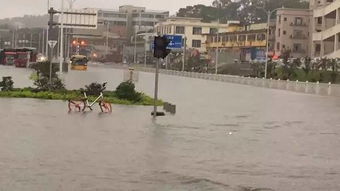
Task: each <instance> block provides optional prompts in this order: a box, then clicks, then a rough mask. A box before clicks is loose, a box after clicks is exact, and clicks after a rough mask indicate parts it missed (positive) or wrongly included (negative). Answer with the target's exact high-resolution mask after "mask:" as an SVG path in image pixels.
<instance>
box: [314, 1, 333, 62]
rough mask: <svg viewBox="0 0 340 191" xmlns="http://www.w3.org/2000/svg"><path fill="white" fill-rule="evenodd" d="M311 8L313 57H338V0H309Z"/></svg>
mask: <svg viewBox="0 0 340 191" xmlns="http://www.w3.org/2000/svg"><path fill="white" fill-rule="evenodd" d="M310 8H311V9H312V10H313V26H312V31H313V44H312V45H313V46H312V56H313V57H328V58H339V57H340V46H339V42H340V37H339V35H340V14H339V13H340V1H339V0H311V1H310Z"/></svg>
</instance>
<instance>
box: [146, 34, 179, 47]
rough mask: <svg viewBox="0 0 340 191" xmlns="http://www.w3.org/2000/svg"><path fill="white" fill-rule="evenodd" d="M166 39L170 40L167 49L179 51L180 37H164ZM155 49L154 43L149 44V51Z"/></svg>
mask: <svg viewBox="0 0 340 191" xmlns="http://www.w3.org/2000/svg"><path fill="white" fill-rule="evenodd" d="M165 36H166V38H167V39H169V40H170V43H169V45H168V47H167V48H168V49H181V48H182V46H183V42H182V36H181V35H165ZM154 47H155V45H154V43H151V49H152V50H153V49H154Z"/></svg>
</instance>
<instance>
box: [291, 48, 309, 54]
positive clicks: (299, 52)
mask: <svg viewBox="0 0 340 191" xmlns="http://www.w3.org/2000/svg"><path fill="white" fill-rule="evenodd" d="M306 52H307V51H306V50H304V49H298V50H293V51H292V53H295V54H305V53H306Z"/></svg>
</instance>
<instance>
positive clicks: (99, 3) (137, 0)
mask: <svg viewBox="0 0 340 191" xmlns="http://www.w3.org/2000/svg"><path fill="white" fill-rule="evenodd" d="M50 1H51V4H52V5H54V7H57V8H60V2H61V0H50ZM68 1H69V0H64V2H65V6H68ZM212 1H213V0H76V2H75V7H79V8H84V7H93V8H112V9H117V8H118V7H119V6H120V5H128V4H129V5H135V6H143V7H147V8H148V9H152V10H169V11H170V12H171V14H175V13H176V11H177V10H178V9H179V8H182V7H186V6H187V5H195V4H205V5H211V3H212ZM46 9H47V0H0V19H2V18H8V17H15V16H23V15H32V14H33V15H37V14H44V13H46V12H47V11H46Z"/></svg>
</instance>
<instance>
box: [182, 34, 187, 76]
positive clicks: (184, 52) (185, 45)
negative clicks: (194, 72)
mask: <svg viewBox="0 0 340 191" xmlns="http://www.w3.org/2000/svg"><path fill="white" fill-rule="evenodd" d="M183 44H184V49H183V60H182V72H184V68H185V61H186V51H187V37H186V36H184V38H183Z"/></svg>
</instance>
